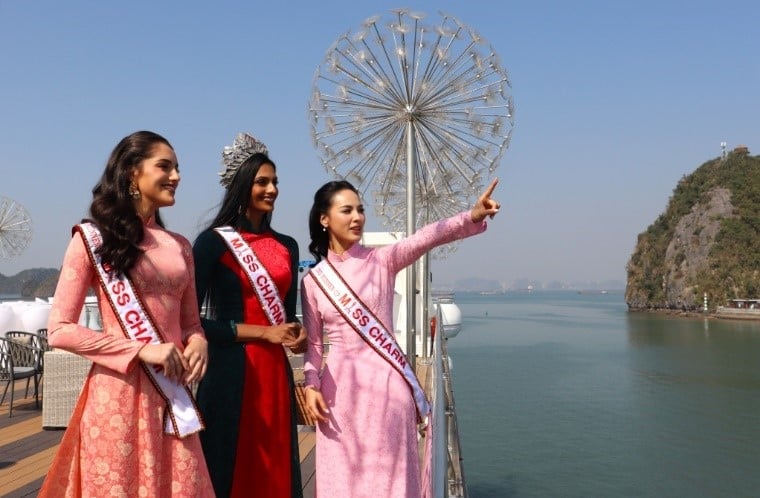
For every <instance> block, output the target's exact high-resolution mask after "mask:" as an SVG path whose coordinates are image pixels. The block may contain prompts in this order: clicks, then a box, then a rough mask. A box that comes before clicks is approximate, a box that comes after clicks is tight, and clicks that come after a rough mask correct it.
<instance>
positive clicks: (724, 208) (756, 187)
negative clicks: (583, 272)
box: [625, 148, 760, 310]
mask: <svg viewBox="0 0 760 498" xmlns="http://www.w3.org/2000/svg"><path fill="white" fill-rule="evenodd" d="M627 272H628V281H627V285H626V293H625V298H626V303H627V304H628V307H629V309H631V310H642V309H677V310H696V309H701V307H702V305H703V297H704V295H705V293H706V294H707V299H708V308H709V309H711V310H714V309H715V307H716V306H718V305H723V304H725V302H726V300H728V299H733V298H758V297H760V156H750V155H749V152H748V151H747V149H746V148H737V149H736V150H735V151H734V152H732V153H730V154H728V155H727V156H726V157H725V158H719V159H714V160H712V161H708V162H707V163H705V164H703V165H701V166H700V167H699V168H697V170H696V171H694V172H693V173H692V174H690V175H687V176H684V177H683V178H682V179H681V180H680V181H679V182H678V185H677V186H676V188H675V189H674V191H673V195H672V196H671V198H670V200H669V202H668V205H667V207H666V209H665V211H664V212H663V213H662V214H661V215H660V216H659V217H658V218H657V220H655V221H654V223H652V224H651V225H650V226H649V227H648V228H647V229H646V231H644V232H643V233H641V234H639V236H638V241H637V244H636V248H635V250H634V252H633V254H632V256H631V259H630V260H629V262H628V266H627Z"/></svg>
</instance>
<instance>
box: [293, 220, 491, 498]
mask: <svg viewBox="0 0 760 498" xmlns="http://www.w3.org/2000/svg"><path fill="white" fill-rule="evenodd" d="M485 229H486V223H485V222H482V223H473V222H472V219H471V218H470V213H469V212H468V213H462V214H459V215H457V216H454V217H452V218H448V219H446V220H442V221H439V222H436V223H433V224H431V225H428V226H426V227H424V228H422V229H420V230H419V231H418V232H416V233H415V234H414V235H412V236H411V237H409V238H407V239H404V240H401V241H400V242H397V243H396V244H393V245H390V246H386V247H383V248H378V249H367V248H365V247H363V246H361V245H359V244H355V245H354V246H353V247H351V249H349V250H348V251H347V252H345V253H344V254H342V255H337V254H335V253H333V252H329V254H328V256H327V257H328V259H329V260H330V262H331V263H332V264H333V265H334V266H335V268H336V269H337V270H338V272H339V273H340V274H341V276H342V277H343V279H344V280H345V281H346V282H347V283H348V285H349V286H350V287H351V288H352V289H353V290H354V292H355V293H356V294H357V295H358V296H359V298H360V299H361V300H362V301H363V302H364V304H365V305H367V307H368V308H369V309H371V310H373V311H374V313H375V315H376V316H377V317H378V318H379V319H380V321H381V322H382V323H383V324H384V325H385V326H386V328H388V330H393V318H392V313H393V289H394V284H395V279H396V273H398V272H399V271H400V270H402V269H403V268H405V267H406V266H408V265H409V264H410V263H412V262H413V261H415V260H416V259H418V258H419V257H420V256H421V255H422V254H424V253H425V252H427V251H429V250H430V249H432V248H434V247H436V246H439V245H441V244H444V243H446V242H451V241H453V240H457V239H462V238H465V237H468V236H471V235H475V234H477V233H480V232H482V231H484V230H485ZM301 285H302V286H301V306H302V310H303V318H304V326H305V327H306V329H307V331H308V334H309V339H308V350H307V352H306V358H305V360H306V363H305V368H304V372H305V375H306V383H307V384H310V385H313V386H315V387H317V388H318V389H320V390H321V392H322V395H323V396H324V398H325V401H326V403H327V405H328V406H329V409H330V414H329V415H328V419H329V420H328V421H327V422H323V423H320V424H319V425H318V426H317V454H316V458H317V463H316V465H317V469H316V470H317V473H316V489H317V492H316V496H317V497H325V498H337V497H349V496H350V497H352V498H361V497H367V498H381V497H383V498H385V497H394V498H401V497H407V498H416V497H419V496H421V479H420V465H419V455H418V450H417V447H418V445H417V416H416V413H415V410H416V409H415V405H414V400H413V399H412V395H411V392H410V389H409V386H408V384H407V383H406V381H405V380H404V379H403V377H402V376H401V375H400V374H399V373H398V372H397V371H396V370H394V369H393V367H391V366H390V364H388V363H387V362H386V361H385V360H384V359H383V358H381V357H380V356H379V355H378V354H377V353H376V352H375V351H374V350H373V349H372V348H371V347H370V346H368V345H367V343H365V342H364V340H363V339H362V338H361V337H360V336H359V334H358V333H357V332H356V331H355V330H354V329H353V328H352V327H351V326H350V325H349V324H348V323H347V322H346V321H345V320H344V319H343V317H342V316H341V315H340V314H339V313H338V311H337V310H336V309H335V307H334V306H333V304H332V303H331V302H330V301H329V300H328V299H327V297H326V296H325V295H324V294H323V293H322V291H321V290H320V289H319V287H317V285H316V283H315V282H314V280H313V278H311V277H309V276H308V275H307V276H306V277H304V279H303V281H302V284H301ZM323 329H324V332H325V333H326V334H327V337H328V338H329V340H330V352H329V355H328V358H327V361H326V364H325V366H324V369H320V367H321V363H322V350H323V349H322V348H323V346H322V334H323Z"/></svg>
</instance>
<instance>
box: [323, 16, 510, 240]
mask: <svg viewBox="0 0 760 498" xmlns="http://www.w3.org/2000/svg"><path fill="white" fill-rule="evenodd" d="M424 17H425V16H424V15H422V14H415V13H412V12H410V11H409V10H406V9H400V10H394V11H391V14H390V18H389V19H387V20H382V19H381V18H380V17H379V16H375V17H372V18H370V19H368V20H367V21H365V22H364V24H363V25H362V27H361V29H360V30H359V31H358V32H356V33H355V34H351V33H350V32H348V33H346V34H344V35H342V36H341V37H340V38H338V40H337V41H336V42H335V43H334V44H333V46H332V47H331V48H330V49H329V50H328V52H327V54H326V56H325V59H324V61H323V62H322V64H321V65H320V66H319V67H318V68H317V71H316V74H315V76H314V84H313V92H312V96H311V99H310V103H309V110H310V117H311V123H312V139H313V142H314V146H315V147H316V148H317V150H318V153H319V155H320V156H321V160H322V164H323V165H324V167H325V168H326V169H327V171H328V172H330V173H332V174H333V175H335V176H337V177H340V178H344V179H346V180H348V181H350V182H351V183H353V184H354V185H355V186H356V187H357V188H358V189H359V190H360V192H361V193H362V195H363V196H364V197H365V198H366V197H367V194H369V195H371V196H372V198H373V199H374V201H375V208H376V211H377V214H378V215H379V216H380V219H381V220H382V221H383V223H384V224H385V225H386V226H389V227H391V228H394V229H401V230H403V229H406V231H407V233H412V232H413V231H414V229H415V227H419V226H422V225H424V224H426V223H428V222H430V221H432V220H436V219H440V218H443V217H447V216H451V215H453V214H455V213H457V212H460V211H462V210H464V209H467V208H468V207H469V206H470V205H471V202H472V200H473V197H474V196H475V195H477V194H479V193H480V191H481V189H482V187H483V185H484V180H485V178H486V177H488V176H490V175H491V174H492V173H493V172H494V170H495V169H496V168H497V166H498V165H499V161H500V159H501V157H502V154H503V153H504V151H505V150H506V148H507V147H508V146H509V141H510V137H511V133H512V128H513V125H514V120H513V115H514V103H513V100H512V96H511V94H510V81H509V76H508V75H507V72H506V70H504V68H503V67H502V66H501V63H500V61H499V57H498V56H497V55H496V53H495V51H494V50H493V48H492V47H490V45H487V44H486V42H485V40H484V39H483V38H482V37H481V36H480V35H478V34H477V33H476V32H475V31H474V30H472V29H471V28H469V27H467V26H465V25H464V24H462V23H461V22H459V21H458V20H457V19H455V18H453V17H451V16H449V15H445V14H441V20H440V21H439V22H438V23H437V24H435V25H432V26H429V25H427V24H425V23H424V22H423V19H424Z"/></svg>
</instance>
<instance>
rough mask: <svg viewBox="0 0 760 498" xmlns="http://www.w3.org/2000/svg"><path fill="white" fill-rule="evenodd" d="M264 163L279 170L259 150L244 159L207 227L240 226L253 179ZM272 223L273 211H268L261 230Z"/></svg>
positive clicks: (246, 207)
mask: <svg viewBox="0 0 760 498" xmlns="http://www.w3.org/2000/svg"><path fill="white" fill-rule="evenodd" d="M264 164H270V165H271V166H272V168H273V169H274V170H275V171H277V166H276V165H275V164H274V161H272V160H271V159H270V158H269V156H267V155H266V154H262V153H260V152H257V153H256V154H253V155H252V156H251V157H249V158H248V159H246V160H245V161H243V164H241V165H240V167H239V168H238V170H237V172H236V173H235V176H233V177H232V182H230V185H229V187H227V192H226V193H225V194H224V198H223V199H222V204H221V206H220V207H219V212H218V213H217V214H216V216H215V217H214V220H213V221H212V222H211V223H210V224H209V226H207V227H206V229H207V230H208V229H209V228H217V227H221V226H225V225H230V226H232V227H234V228H240V226H241V225H242V223H243V221H244V220H245V213H246V211H247V210H248V205H249V204H250V203H251V189H252V188H253V181H254V180H255V179H256V175H257V174H258V172H259V169H260V168H261V166H263V165H264ZM271 223H272V213H271V212H269V213H266V215H264V219H263V220H262V221H261V231H264V230H267V229H269V228H270V226H271Z"/></svg>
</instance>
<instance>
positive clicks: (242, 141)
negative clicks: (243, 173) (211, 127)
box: [219, 133, 269, 188]
mask: <svg viewBox="0 0 760 498" xmlns="http://www.w3.org/2000/svg"><path fill="white" fill-rule="evenodd" d="M257 153H261V154H267V155H268V154H269V149H267V146H266V145H264V143H263V142H260V141H259V140H256V139H255V138H254V137H253V136H251V135H249V134H248V133H238V134H237V136H236V137H235V141H234V142H232V145H227V146H226V147H225V148H224V150H222V165H223V166H224V171H220V172H219V176H221V177H222V178H221V179H220V180H219V183H221V184H222V185H223V186H224V188H229V186H230V184H231V183H232V178H233V177H234V176H235V173H237V170H238V168H240V165H242V164H243V163H244V162H245V161H246V160H247V159H248V158H249V157H251V156H252V155H254V154H257Z"/></svg>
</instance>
